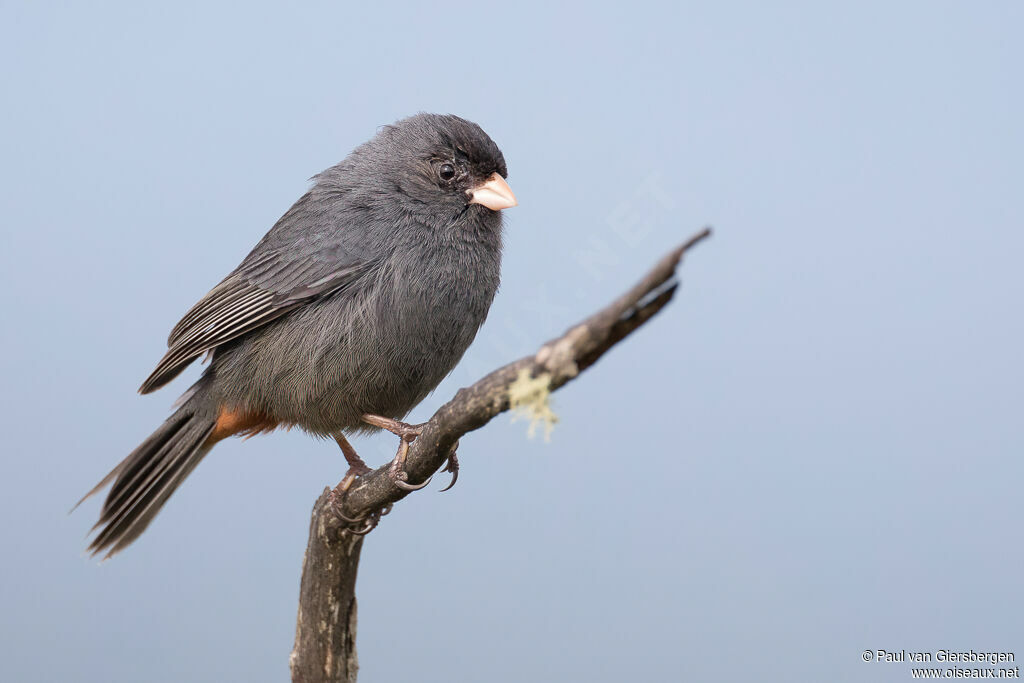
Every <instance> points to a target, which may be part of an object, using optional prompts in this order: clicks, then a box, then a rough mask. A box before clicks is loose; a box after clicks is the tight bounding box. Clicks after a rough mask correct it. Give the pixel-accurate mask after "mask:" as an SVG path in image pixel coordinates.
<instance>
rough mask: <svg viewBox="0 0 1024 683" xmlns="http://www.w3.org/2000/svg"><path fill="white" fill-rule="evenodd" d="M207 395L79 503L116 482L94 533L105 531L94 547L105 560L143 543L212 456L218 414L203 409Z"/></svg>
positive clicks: (194, 397) (195, 396) (193, 400)
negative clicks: (187, 481) (162, 510)
mask: <svg viewBox="0 0 1024 683" xmlns="http://www.w3.org/2000/svg"><path fill="white" fill-rule="evenodd" d="M202 394H203V392H202V391H193V392H191V396H189V395H186V398H185V401H184V403H183V405H182V406H181V407H180V408H178V410H177V411H176V412H175V413H174V414H173V415H171V417H170V418H168V420H167V421H166V422H164V423H163V424H162V425H161V426H160V427H159V428H158V429H157V430H156V431H155V432H153V433H152V434H151V435H150V437H149V438H148V439H146V440H145V441H143V442H142V443H141V444H140V445H139V447H138V448H136V449H135V450H134V451H132V452H131V454H130V455H129V456H128V457H127V458H125V459H124V460H122V461H121V463H120V464H119V465H118V466H117V467H115V468H114V469H113V470H111V472H110V474H108V475H107V476H106V477H104V478H103V481H101V482H100V483H99V484H97V485H96V486H95V487H94V488H93V490H92V491H89V493H87V494H85V496H84V497H83V498H82V500H80V501H78V505H80V504H81V503H82V501H84V500H85V499H86V498H88V497H89V496H91V495H93V494H95V493H97V492H99V491H100V490H102V489H103V488H104V487H105V486H107V484H109V483H110V482H114V484H113V486H111V487H110V493H108V494H107V499H106V500H105V501H104V502H103V509H102V511H101V512H100V519H99V521H98V522H96V525H95V526H94V527H93V528H92V530H93V531H95V530H96V529H97V528H99V527H100V526H102V527H103V529H102V530H101V531H100V532H99V534H98V535H97V536H96V538H94V539H93V541H92V543H90V544H89V551H90V552H91V553H92V554H93V555H98V554H99V553H102V552H104V551H106V556H105V558H104V559H106V558H109V557H113V556H114V555H115V554H117V553H118V552H120V551H121V550H123V549H124V548H126V547H127V546H128V545H129V544H130V543H131V542H132V541H134V540H135V539H136V538H138V537H139V534H141V533H142V532H143V531H145V530H146V527H147V526H149V523H150V522H151V521H153V518H154V517H155V516H156V514H157V513H158V512H160V508H162V507H163V506H164V503H166V502H167V499H168V498H170V497H171V494H172V493H174V491H175V489H177V488H178V486H180V485H181V482H183V481H184V480H185V477H187V476H188V475H189V473H190V472H191V471H192V470H194V469H195V467H196V465H198V464H199V461H200V460H202V459H203V456H204V455H206V454H207V453H208V452H209V451H210V448H211V447H212V444H210V443H208V441H209V438H210V434H211V433H212V432H213V428H214V425H215V424H216V413H215V411H213V410H210V409H208V408H207V407H206V406H205V405H204V403H205V401H204V400H203V399H204V396H203V395H202ZM78 505H76V506H75V507H78Z"/></svg>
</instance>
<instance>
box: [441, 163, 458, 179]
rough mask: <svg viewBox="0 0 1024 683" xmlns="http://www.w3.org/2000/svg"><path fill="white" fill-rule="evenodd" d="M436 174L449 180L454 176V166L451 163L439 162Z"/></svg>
mask: <svg viewBox="0 0 1024 683" xmlns="http://www.w3.org/2000/svg"><path fill="white" fill-rule="evenodd" d="M437 175H439V176H441V180H451V179H452V178H454V177H455V167H454V166H452V165H451V164H441V168H439V169H437Z"/></svg>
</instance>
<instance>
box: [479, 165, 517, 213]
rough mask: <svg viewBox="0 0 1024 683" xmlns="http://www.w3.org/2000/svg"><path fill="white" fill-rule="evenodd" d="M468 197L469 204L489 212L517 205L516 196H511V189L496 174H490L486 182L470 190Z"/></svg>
mask: <svg viewBox="0 0 1024 683" xmlns="http://www.w3.org/2000/svg"><path fill="white" fill-rule="evenodd" d="M469 195H470V200H469V203H470V204H480V205H481V206H486V207H487V208H488V209H490V210H491V211H501V210H502V209H507V208H509V207H512V206H515V205H516V204H518V203H519V202H517V201H516V196H515V195H514V194H512V188H511V187H509V186H508V183H506V182H505V179H504V178H502V177H501V176H500V175H498V174H497V173H492V174H491V177H490V178H488V179H487V182H484V183H481V184H480V185H477V186H476V187H474V188H473V189H472V190H470V191H469Z"/></svg>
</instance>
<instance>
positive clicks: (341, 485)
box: [330, 464, 391, 536]
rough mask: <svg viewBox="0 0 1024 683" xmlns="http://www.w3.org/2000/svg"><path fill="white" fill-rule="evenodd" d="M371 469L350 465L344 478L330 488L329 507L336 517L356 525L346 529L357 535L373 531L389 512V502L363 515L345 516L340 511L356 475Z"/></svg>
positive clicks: (367, 472) (361, 474)
mask: <svg viewBox="0 0 1024 683" xmlns="http://www.w3.org/2000/svg"><path fill="white" fill-rule="evenodd" d="M372 471H373V470H371V469H370V468H369V467H367V466H366V465H365V464H361V465H351V466H350V467H349V468H348V472H346V473H345V477H344V479H342V480H341V481H340V482H338V485H337V486H335V487H334V488H333V489H331V498H330V503H331V509H332V510H334V514H335V515H337V516H338V518H339V519H341V520H342V521H344V522H348V523H349V524H355V525H358V526H356V527H353V528H349V530H348V531H349V533H352V534H355V535H357V536H365V535H366V534H368V533H370V532H371V531H373V530H374V529H375V528H377V525H378V524H380V518H381V517H383V516H384V515H386V514H388V513H389V512H391V504H390V503H388V504H387V505H385V506H384V507H383V508H381V509H380V510H374V511H373V512H371V513H370V514H368V515H366V516H365V517H357V518H353V517H347V516H346V515H345V513H343V512H342V509H344V507H345V496H347V495H348V491H349V489H350V488H352V484H353V483H354V482H355V480H356V479H357V478H358V477H361V476H363V475H364V474H369V473H370V472H372Z"/></svg>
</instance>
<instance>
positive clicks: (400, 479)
mask: <svg viewBox="0 0 1024 683" xmlns="http://www.w3.org/2000/svg"><path fill="white" fill-rule="evenodd" d="M363 422H365V423H367V424H371V425H373V426H374V427H380V428H381V429H385V430H387V431H389V432H391V433H392V434H394V435H395V436H397V437H398V438H399V441H398V453H397V454H396V455H395V458H394V459H393V460H392V461H391V466H390V467H388V476H389V477H391V480H392V481H393V482H395V486H397V487H398V488H400V489H403V490H405V491H418V490H420V489H421V488H423V487H424V486H426V485H427V484H429V483H430V479H431V478H430V477H428V478H427V480H426V481H425V482H423V483H422V484H410V483H408V482H409V473H408V472H406V471H405V460H406V458H408V457H409V444H411V443H412V442H413V441H415V440H416V437H418V436H419V435H420V434H422V433H423V428H424V427H425V426H426V423H425V422H424V423H423V424H418V425H411V424H409V423H407V422H400V421H398V420H393V419H391V418H389V417H381V416H380V415H369V414H367V415H363Z"/></svg>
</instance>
